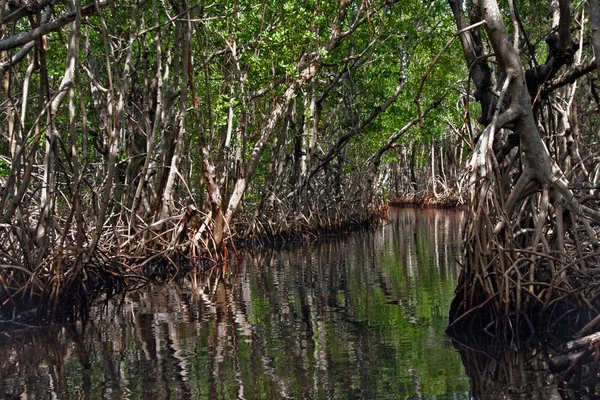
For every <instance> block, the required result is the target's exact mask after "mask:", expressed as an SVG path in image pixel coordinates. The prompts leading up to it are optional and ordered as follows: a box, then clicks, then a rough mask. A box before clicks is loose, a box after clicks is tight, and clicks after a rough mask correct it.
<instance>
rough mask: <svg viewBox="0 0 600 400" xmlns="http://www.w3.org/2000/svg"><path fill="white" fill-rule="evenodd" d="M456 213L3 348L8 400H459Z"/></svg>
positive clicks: (396, 214)
mask: <svg viewBox="0 0 600 400" xmlns="http://www.w3.org/2000/svg"><path fill="white" fill-rule="evenodd" d="M460 224H461V214H459V213H456V212H442V211H424V210H418V211H415V210H411V209H401V210H393V211H392V218H391V221H390V223H389V224H387V225H386V226H384V227H382V228H380V229H378V230H377V231H376V232H361V233H355V234H352V235H348V236H346V237H342V238H331V239H329V240H326V241H324V242H322V243H319V244H317V245H311V246H304V247H300V248H297V249H293V250H282V251H277V252H262V253H261V254H259V255H254V256H246V257H245V258H244V260H243V261H242V262H241V263H240V264H239V265H236V266H235V267H234V268H232V270H231V271H229V273H227V274H225V275H224V276H222V275H221V274H219V273H217V272H213V273H212V274H210V276H203V277H196V278H195V279H193V278H190V279H187V280H186V281H184V282H179V283H178V284H177V285H176V284H171V285H154V286H151V287H149V288H148V289H147V290H144V291H140V292H137V293H131V294H129V295H128V296H127V297H126V298H125V299H124V301H123V304H122V307H119V304H118V303H119V302H118V301H114V300H113V301H110V302H107V303H105V304H102V305H99V306H98V308H97V310H96V315H97V317H96V318H94V319H93V321H90V322H89V323H87V324H86V325H85V326H84V327H82V326H79V325H77V326H76V325H71V326H62V327H53V328H48V329H40V330H37V331H35V332H30V333H29V334H28V335H26V336H22V337H20V338H19V340H10V339H6V341H5V343H4V345H3V346H1V347H0V357H1V358H0V359H2V360H4V361H2V363H3V364H2V366H3V367H2V369H1V370H0V379H1V380H0V397H3V396H4V397H7V398H10V397H11V396H15V397H17V396H20V395H22V394H23V393H28V394H30V395H31V396H33V397H35V398H52V396H53V395H55V396H56V397H58V398H79V397H82V398H90V399H96V398H133V399H150V398H181V399H187V398H206V399H219V398H223V399H230V398H246V399H275V398H310V399H337V398H339V399H347V398H365V399H376V398H379V399H387V398H390V399H405V398H415V399H416V398H424V399H434V398H435V399H446V398H447V399H450V398H452V399H463V398H469V393H468V391H469V382H468V379H467V378H466V377H465V375H464V369H463V366H462V363H461V360H460V357H459V355H458V353H457V352H456V351H455V350H454V348H453V347H452V346H451V344H450V342H449V340H448V339H447V338H446V336H445V335H444V329H445V327H446V324H447V313H448V309H449V304H450V301H451V299H452V297H453V290H454V288H455V286H456V279H457V274H458V266H457V263H456V258H457V257H458V254H459V253H458V248H459V244H460V226H461V225H460Z"/></svg>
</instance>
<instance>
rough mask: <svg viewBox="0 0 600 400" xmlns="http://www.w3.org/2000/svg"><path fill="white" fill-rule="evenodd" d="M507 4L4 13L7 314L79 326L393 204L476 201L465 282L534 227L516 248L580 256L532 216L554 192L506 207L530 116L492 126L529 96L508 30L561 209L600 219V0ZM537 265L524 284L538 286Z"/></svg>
mask: <svg viewBox="0 0 600 400" xmlns="http://www.w3.org/2000/svg"><path fill="white" fill-rule="evenodd" d="M499 3H500V6H501V9H502V13H501V14H499V15H498V16H497V17H498V18H496V19H494V18H493V17H496V16H495V15H491V16H490V14H489V13H488V14H486V11H485V10H490V8H489V6H490V5H491V6H495V7H498V3H497V2H496V1H487V0H486V1H480V2H476V3H473V2H470V1H467V2H466V3H464V4H463V2H459V1H452V0H451V1H448V2H446V1H441V0H436V1H421V0H402V1H394V0H385V1H375V0H363V1H353V0H340V1H277V0H274V1H261V2H255V1H251V0H250V1H215V2H208V3H205V2H200V3H188V2H187V1H186V0H170V1H164V0H163V1H159V0H141V1H123V2H119V3H116V2H112V1H106V2H103V1H94V2H92V3H85V4H82V3H81V2H80V1H77V2H73V1H52V0H29V1H26V0H22V1H19V0H3V1H2V2H1V6H0V22H1V28H2V39H0V52H1V54H0V72H1V73H2V79H3V88H2V96H3V97H2V102H1V107H0V117H1V120H2V122H1V124H0V149H1V151H0V153H1V154H2V156H1V157H0V176H1V178H2V189H1V191H0V209H1V210H2V216H1V219H2V220H1V221H0V272H1V274H0V287H1V289H0V290H1V291H2V295H1V296H0V300H1V301H2V302H1V303H0V310H1V313H2V315H3V316H4V317H7V318H13V317H15V316H16V315H18V313H19V312H21V311H22V310H27V309H30V308H32V309H35V311H36V313H37V315H38V317H40V318H51V317H50V316H52V315H54V314H55V313H54V311H56V310H57V309H63V311H65V310H64V305H65V304H68V310H67V314H69V312H72V313H73V315H78V314H80V313H81V312H84V311H82V310H85V307H79V306H80V305H83V304H87V302H88V299H89V298H91V297H93V296H94V293H96V292H97V291H100V290H101V291H106V290H109V291H118V290H120V288H122V287H123V286H124V285H131V284H133V283H132V282H138V283H140V282H141V283H143V282H145V281H146V280H147V279H148V276H149V275H152V274H153V273H161V274H162V273H164V272H168V273H170V274H171V275H172V274H175V273H179V272H180V269H182V270H183V269H186V268H187V267H189V268H198V267H201V266H202V265H204V264H206V263H210V262H213V261H215V260H223V259H227V258H228V254H230V253H231V251H232V250H234V249H235V248H236V246H241V245H247V244H259V243H265V242H268V241H274V240H278V241H286V240H289V241H291V240H305V239H307V238H310V237H315V236H317V235H319V234H320V233H322V232H328V231H340V230H347V229H351V228H353V227H360V226H367V225H369V224H371V223H373V222H374V221H375V220H377V219H378V218H380V217H381V216H382V215H384V214H385V210H386V207H387V205H388V204H389V202H390V201H393V200H397V199H399V200H401V201H408V202H414V203H417V204H423V203H437V204H447V203H450V202H452V203H456V202H459V203H464V204H465V205H466V207H467V208H468V209H469V210H471V211H472V213H471V214H470V218H469V221H470V224H471V225H470V226H471V231H470V232H473V231H474V230H479V229H480V228H481V226H482V225H481V224H483V225H485V227H486V228H485V229H484V231H486V229H487V231H489V232H488V233H486V235H487V236H486V235H483V236H482V237H483V238H484V239H482V240H484V242H485V243H492V245H491V246H492V250H489V249H487V250H485V251H483V250H481V249H479V248H477V247H476V246H475V247H473V246H474V245H472V242H469V237H471V238H472V237H474V236H469V235H467V240H466V242H467V252H468V254H470V255H473V257H471V258H470V260H471V261H470V265H488V264H490V262H491V261H489V260H490V259H492V260H497V256H496V255H494V254H497V253H494V251H493V248H494V246H495V248H496V249H499V248H502V246H504V245H505V244H506V243H507V242H506V240H507V233H506V229H505V230H502V228H503V227H504V226H505V225H509V226H511V227H512V228H511V229H512V232H513V233H515V232H516V233H518V232H520V231H519V229H521V228H524V229H525V230H526V231H527V234H526V235H525V237H528V238H529V239H527V240H525V239H523V237H524V236H519V240H520V242H519V244H518V246H520V247H519V248H529V249H530V251H534V252H538V246H539V247H540V249H539V252H540V253H542V254H550V255H551V257H554V258H556V254H557V252H558V253H560V254H561V255H562V254H568V253H569V251H570V250H569V249H570V247H569V246H570V242H568V240H567V244H565V243H562V244H561V243H558V244H557V246H558V247H557V249H553V248H551V247H552V246H549V245H547V244H546V245H545V244H544V243H543V241H540V239H539V235H540V234H541V233H540V232H541V230H542V229H546V231H544V232H546V233H548V234H552V233H553V234H554V235H555V236H556V232H557V230H556V226H562V225H560V224H562V222H560V224H559V225H553V223H552V221H558V220H559V218H562V217H563V216H562V215H560V216H556V217H555V216H554V214H552V213H550V214H548V213H547V212H546V213H545V214H544V213H543V212H542V213H541V214H542V215H543V219H539V218H538V217H536V216H537V215H539V214H540V210H546V209H544V205H545V206H546V207H547V206H548V202H549V200H548V199H547V195H548V194H547V193H548V192H547V190H548V185H546V186H544V183H543V182H542V180H541V179H538V180H537V182H538V183H540V185H539V186H535V187H533V186H534V185H533V184H532V185H530V186H529V187H527V193H526V196H521V193H520V192H519V193H518V194H519V196H512V197H513V200H510V201H509V194H510V193H511V190H512V188H514V187H516V186H517V185H516V183H517V182H518V176H519V174H520V173H521V172H522V171H527V170H529V169H530V168H531V167H533V168H534V169H535V165H529V164H527V163H525V162H523V163H521V162H520V161H519V158H520V157H519V154H520V153H519V151H518V150H516V147H518V146H519V141H518V140H514V138H515V136H518V135H511V134H510V132H513V131H515V132H516V128H515V126H517V125H518V124H515V121H516V119H514V118H513V119H506V118H505V119H506V121H505V120H504V119H501V123H497V122H498V116H499V115H500V116H502V115H505V113H501V112H504V111H506V110H509V109H511V110H512V108H511V107H510V101H511V100H514V99H515V98H517V97H518V96H516V95H515V94H514V93H513V94H510V93H509V94H508V95H506V93H507V90H508V89H504V90H503V88H504V86H509V84H510V83H511V82H512V83H513V84H514V82H515V80H514V79H512V78H511V79H512V80H511V79H507V76H510V74H508V73H507V70H506V68H505V67H506V65H509V63H507V62H506V59H507V57H509V56H510V55H511V54H508V55H507V54H504V53H502V52H499V51H497V50H498V48H497V47H496V43H497V40H496V39H495V37H494V35H493V32H492V31H490V29H491V27H493V26H494V25H493V22H494V21H496V22H499V23H500V25H502V26H504V25H506V27H508V30H509V31H510V34H511V35H512V37H513V38H514V41H515V42H514V43H515V46H514V48H515V49H517V50H518V53H517V54H518V56H517V61H516V64H518V65H517V68H521V70H522V69H523V66H525V67H527V68H528V71H534V72H536V73H537V75H535V76H536V77H539V76H542V75H543V76H542V78H540V79H541V80H540V81H539V82H537V86H535V87H534V88H532V87H529V89H530V92H532V94H533V96H531V97H532V98H533V99H535V100H537V99H538V98H539V99H540V102H539V104H543V106H540V109H539V112H538V113H537V114H536V116H538V117H540V118H538V119H537V122H536V124H537V125H536V126H537V127H539V133H540V135H539V138H540V143H541V141H543V142H544V143H545V146H546V148H547V149H548V150H547V151H548V152H549V153H548V154H549V157H551V158H552V159H553V160H555V161H556V162H557V164H556V165H558V166H559V167H560V168H562V170H561V171H562V172H564V173H565V174H566V175H565V176H566V177H567V178H565V179H569V181H565V182H566V183H565V184H564V185H563V186H565V187H566V189H567V190H568V192H567V191H565V190H563V191H562V192H560V193H561V196H563V198H568V195H571V196H572V197H573V196H575V195H577V196H579V197H578V198H577V199H578V204H579V203H583V202H585V201H588V204H587V205H586V206H585V207H586V210H591V211H590V212H588V214H589V215H592V216H593V215H594V214H593V212H594V206H593V204H590V203H589V202H590V201H593V199H594V194H595V192H594V191H595V184H596V179H597V177H598V175H599V174H600V170H599V169H598V168H597V166H598V163H597V156H596V153H597V147H598V146H597V139H596V136H597V122H598V118H597V116H596V115H597V110H596V108H597V106H598V103H599V101H598V95H597V92H596V86H595V81H596V79H597V71H596V68H595V64H594V63H593V60H594V57H593V49H592V48H593V45H594V43H596V41H595V39H594V32H596V31H593V30H592V24H590V23H589V21H590V18H589V15H592V18H591V21H595V19H594V17H593V14H590V13H588V4H587V3H586V2H583V1H581V2H578V1H575V2H570V1H566V0H561V1H558V0H555V1H548V2H545V1H544V2H540V1H533V0H522V1H518V2H517V1H514V4H513V0H508V1H506V2H504V1H500V2H499ZM592 3H594V4H595V0H591V1H590V10H591V9H592V8H593V7H592V6H593V4H592ZM486 7H487V8H486ZM565 7H566V8H565ZM492 8H493V7H492ZM482 10H483V11H482ZM567 11H568V14H567ZM466 16H468V19H469V20H470V24H471V25H467V23H466V22H465V21H466ZM567 17H568V18H567ZM561 18H562V20H561ZM561 21H562V25H561ZM483 22H485V23H486V26H485V29H487V30H488V31H487V33H486V30H485V29H484V27H483ZM565 25H566V26H567V30H569V35H568V38H567V39H565V40H567V41H568V44H569V46H567V47H568V49H566V50H565V48H563V47H564V46H563V47H560V46H559V47H558V48H559V49H561V51H562V50H564V51H565V52H564V54H562V53H561V54H562V55H561V57H562V58H560V62H558V61H556V60H557V59H558V58H557V57H554V58H552V57H553V56H555V55H556V54H558V53H557V52H556V49H557V47H556V46H554V44H555V43H563V44H564V40H562V39H564V36H565V34H564V29H563V30H562V31H561V32H563V34H562V36H561V35H556V32H558V31H559V30H560V29H559V28H560V26H563V28H564V26H565ZM505 29H506V28H505ZM571 31H572V34H571ZM457 32H460V35H459V34H457ZM469 38H470V39H469ZM552 38H555V39H552ZM556 38H558V39H561V40H557V39H556ZM455 39H459V40H455ZM552 40H555V41H554V42H552ZM469 41H471V42H469ZM469 46H473V47H472V48H470V47H469ZM470 50H472V51H470ZM494 51H496V52H495V53H494ZM565 54H567V55H568V57H567V56H565ZM519 57H520V58H519ZM541 59H546V61H544V62H539V61H538V60H541ZM520 60H522V64H520V62H521V61H520ZM548 60H554V61H552V63H551V64H549V62H550V61H548ZM513 61H514V60H513ZM516 64H515V65H516ZM511 65H512V64H511ZM538 67H540V68H538ZM541 67H547V68H546V69H541ZM573 71H575V72H573ZM486 74H487V75H486ZM561 74H562V75H561ZM568 74H571V75H568ZM552 85H554V86H552ZM542 87H543V88H544V90H541V89H540V88H542ZM538 89H539V90H538ZM558 93H559V94H560V97H553V96H554V94H558ZM505 95H506V97H505ZM536 95H537V96H536ZM557 96H558V95H557ZM531 104H532V103H530V106H531ZM530 108H531V107H530ZM494 118H495V119H494ZM511 124H513V125H511ZM486 127H487V128H486ZM490 127H491V133H492V134H491V139H490ZM496 127H497V128H498V129H497V130H498V131H499V134H497V135H496V136H495V137H494V134H493V133H494V131H495V130H496ZM486 132H487V133H486ZM523 137H524V136H523ZM481 138H483V139H485V140H480V139H481ZM481 143H484V144H483V145H482V144H481ZM476 146H477V147H476ZM490 152H491V153H492V154H493V156H494V157H488V155H489V153H490ZM471 154H475V156H474V157H473V158H469V157H471ZM509 154H512V156H509ZM482 155H483V160H484V161H483V162H481V159H482V158H481V157H482ZM494 159H495V160H496V164H494V162H493V160H494ZM498 160H499V163H498ZM467 162H469V166H468V168H464V167H465V165H466V164H467ZM503 162H504V164H503ZM559 164H560V165H559ZM544 165H545V164H544ZM498 166H500V167H502V168H504V169H502V174H503V175H501V176H500V175H498V176H497V177H496V178H494V177H493V176H492V175H493V174H492V171H496V172H499V171H500V170H499V169H498ZM515 170H516V172H515ZM486 171H487V173H486ZM553 171H554V170H553ZM572 171H575V172H572ZM515 173H516V175H515ZM557 174H558V172H557ZM461 178H465V179H461ZM549 179H550V178H549ZM532 181H533V180H532ZM554 181H556V179H554ZM486 182H487V183H486ZM494 182H496V183H494ZM560 182H562V181H560ZM494 184H497V185H498V187H494ZM569 185H571V186H570V187H567V186H569ZM577 185H579V186H577ZM563 186H560V188H561V190H562V188H563ZM573 188H575V189H577V190H579V189H584V191H576V192H574V191H573ZM529 192H531V193H529ZM494 193H495V194H494ZM496 196H500V197H496ZM527 196H537V197H535V199H533V198H531V197H527ZM544 196H546V197H544ZM590 196H591V197H590ZM532 199H533V200H532ZM544 199H546V200H544ZM555 199H556V196H554V197H553V201H554V200H555ZM559 200H560V199H559ZM559 200H557V201H559ZM517 202H520V203H519V204H518V205H517ZM524 202H525V203H524ZM513 203H514V204H513ZM523 204H526V205H524V206H523ZM540 204H541V206H540ZM561 204H564V206H565V208H566V212H572V213H573V215H575V214H576V213H578V212H581V210H582V209H581V207H579V208H577V207H578V206H576V205H575V203H569V202H568V201H567V202H566V203H565V202H563V203H561ZM505 206H507V208H506V207H505ZM519 207H520V208H519ZM528 207H529V208H528ZM569 207H571V208H569ZM482 209H485V210H486V211H485V212H483V213H482ZM519 210H525V211H521V212H520V213H519ZM513 214H514V215H515V216H514V217H513ZM482 215H483V216H485V217H489V218H491V219H492V220H493V221H492V220H490V221H486V220H485V219H484V218H483V219H482ZM524 216H525V217H527V216H529V220H536V221H538V222H539V223H538V224H537V226H540V228H539V229H537V228H535V227H534V228H529V227H528V225H527V223H528V221H529V220H526V219H527V218H525V217H524ZM511 218H512V219H511ZM524 218H525V219H524ZM536 218H537V219H536ZM586 218H587V217H586ZM586 218H583V219H582V224H583V226H584V227H585V228H586V233H587V234H588V239H587V240H588V242H590V241H591V242H592V244H593V240H592V239H593V237H596V236H597V235H596V234H595V231H594V228H593V227H591V226H590V225H589V223H587V222H585V221H587V219H586ZM574 219H575V218H574ZM593 219H594V218H592V220H593ZM596 219H598V218H596ZM502 220H503V221H504V222H501V221H502ZM510 221H512V224H511V222H510ZM560 221H562V220H560ZM498 224H499V225H498ZM503 224H504V225H503ZM496 225H498V226H496ZM494 227H496V228H497V229H495V228H494ZM542 227H544V228H542ZM573 227H574V228H573V232H575V233H576V231H577V230H578V229H579V228H578V227H579V225H577V224H574V225H573ZM588 228H589V229H588ZM566 230H567V231H568V228H567V229H566ZM487 231H486V232H487ZM478 232H479V231H478ZM573 235H574V234H573ZM477 236H478V237H479V234H478V235H477ZM508 236H510V237H511V238H512V237H513V235H508ZM567 236H568V235H567ZM511 240H512V239H511ZM584 241H585V240H584ZM576 242H577V241H576V240H574V241H573V248H574V249H575V248H576V247H577V243H576ZM469 243H471V244H469ZM510 243H512V244H511V245H512V246H514V247H517V245H516V244H515V241H514V240H512V241H510ZM586 243H587V242H586ZM469 246H471V247H469ZM486 246H487V245H486ZM544 246H545V247H544ZM561 246H562V247H561ZM488 250H489V251H488ZM553 252H554V253H553ZM577 252H579V253H577ZM482 253H485V254H486V257H487V256H489V257H490V259H487V261H486V260H484V259H482V258H481V254H482ZM573 254H579V256H583V253H582V251H581V246H580V247H579V248H577V249H575V250H573ZM542 258H543V257H542ZM563 261H564V262H565V263H567V264H568V263H569V262H570V261H567V260H566V258H565V259H564V260H563ZM511 262H514V260H512V261H511ZM203 263H204V264H203ZM528 263H529V264H528V265H533V266H540V265H541V264H540V259H529V261H528ZM509 265H510V264H509ZM520 265H521V266H520V267H519V268H520V269H521V271H516V272H518V274H519V277H518V278H517V279H516V281H519V280H520V279H522V276H521V275H526V276H527V277H528V278H530V283H531V282H533V279H534V278H535V279H537V277H536V276H534V275H535V274H534V267H527V268H529V269H528V270H527V272H526V273H525V272H523V271H524V269H523V268H526V267H524V266H523V265H524V264H520ZM519 268H512V269H513V270H518V269H519ZM536 268H537V267H536ZM553 268H554V266H553ZM538 269H539V268H538ZM559 270H560V267H556V268H555V271H559ZM563 272H564V271H563ZM563 272H561V274H562V275H564V273H563ZM553 274H554V273H553ZM562 275H561V276H562ZM478 276H479V275H478ZM553 276H554V275H553ZM557 276H558V275H557ZM467 279H470V278H467ZM473 279H477V277H476V278H473ZM463 280H464V279H463ZM516 281H515V282H516ZM515 285H516V283H515ZM505 289H507V288H505ZM499 290H504V289H498V287H495V286H494V287H493V288H492V289H490V292H491V293H489V292H484V293H488V295H489V296H493V297H496V298H499V296H497V295H496V293H497V292H498V291H499ZM482 301H486V300H485V298H484V300H482ZM507 301H508V302H509V303H511V300H509V299H507ZM513 302H517V303H519V304H520V299H519V300H518V301H517V300H514V301H513ZM503 304H504V303H503ZM469 307H471V305H469V306H468V307H467V308H466V309H467V310H468V309H469ZM507 309H508V308H507ZM69 310H70V311H69Z"/></svg>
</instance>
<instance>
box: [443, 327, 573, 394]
mask: <svg viewBox="0 0 600 400" xmlns="http://www.w3.org/2000/svg"><path fill="white" fill-rule="evenodd" d="M460 340H464V342H460V341H459V340H458V339H453V340H452V343H453V344H454V346H455V347H456V348H457V349H458V351H459V353H460V355H461V358H462V361H463V365H464V367H465V371H466V373H467V375H468V377H469V381H470V382H471V391H472V394H473V397H474V398H475V399H490V400H496V399H508V400H513V399H540V400H542V399H543V400H546V399H561V398H562V397H561V396H560V394H559V392H558V390H557V385H556V384H555V383H554V376H553V375H552V374H551V373H550V371H549V369H548V361H549V357H548V353H547V352H546V351H545V350H544V349H543V348H541V346H540V345H539V344H535V345H531V344H529V345H528V344H522V345H520V346H517V345H516V344H515V343H509V344H502V343H501V342H502V341H499V340H494V341H489V340H488V341H487V343H482V342H479V343H477V342H475V341H474V340H473V338H469V339H466V338H464V337H462V338H460ZM518 347H519V348H518Z"/></svg>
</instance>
